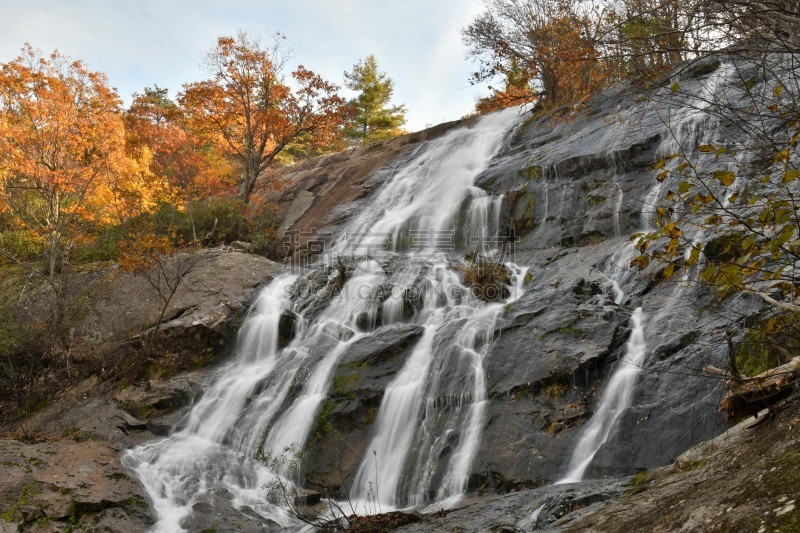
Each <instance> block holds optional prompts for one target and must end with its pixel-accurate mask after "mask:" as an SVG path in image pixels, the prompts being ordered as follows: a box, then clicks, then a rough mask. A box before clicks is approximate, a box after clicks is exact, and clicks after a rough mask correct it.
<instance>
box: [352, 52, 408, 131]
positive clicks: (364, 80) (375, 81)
mask: <svg viewBox="0 0 800 533" xmlns="http://www.w3.org/2000/svg"><path fill="white" fill-rule="evenodd" d="M344 79H345V87H347V88H348V89H350V90H351V91H358V96H356V97H355V98H353V99H351V100H350V102H349V103H350V106H351V108H352V109H353V118H352V125H351V127H350V128H348V129H347V130H346V135H347V136H348V137H349V138H351V139H355V140H358V141H362V142H367V143H368V142H372V141H376V140H379V139H385V138H387V137H393V136H395V135H399V134H400V133H401V131H402V130H401V129H400V128H401V127H402V126H403V124H405V123H406V119H405V117H404V116H403V114H404V113H405V111H406V109H405V106H403V105H390V102H391V99H392V94H393V92H394V82H393V81H392V80H391V78H389V77H388V76H387V75H386V73H385V72H381V71H380V69H379V67H378V61H377V60H376V59H375V56H374V55H372V54H370V55H369V56H367V58H366V59H364V60H363V61H359V62H358V63H356V64H355V65H353V70H352V71H350V72H345V73H344Z"/></svg>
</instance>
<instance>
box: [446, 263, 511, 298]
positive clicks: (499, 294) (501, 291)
mask: <svg viewBox="0 0 800 533" xmlns="http://www.w3.org/2000/svg"><path fill="white" fill-rule="evenodd" d="M458 270H459V272H461V276H462V278H463V280H464V284H465V285H466V286H468V287H469V288H471V289H472V291H473V292H474V293H475V296H477V297H478V298H480V299H481V300H483V301H485V302H490V301H493V300H502V299H504V298H507V297H508V295H509V290H508V284H509V283H510V282H511V275H510V273H509V272H508V269H507V268H506V267H505V266H504V265H501V264H500V263H494V262H491V261H484V260H478V261H475V262H472V263H470V264H468V265H462V266H459V267H458Z"/></svg>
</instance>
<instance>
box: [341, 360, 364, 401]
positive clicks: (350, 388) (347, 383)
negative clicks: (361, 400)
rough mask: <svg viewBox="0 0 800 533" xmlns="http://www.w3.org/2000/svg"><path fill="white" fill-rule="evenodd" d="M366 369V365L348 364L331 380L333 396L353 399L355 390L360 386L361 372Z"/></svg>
mask: <svg viewBox="0 0 800 533" xmlns="http://www.w3.org/2000/svg"><path fill="white" fill-rule="evenodd" d="M366 367H367V364H366V363H350V364H348V365H347V366H346V367H345V369H342V370H341V371H340V374H339V375H338V376H336V378H335V379H334V380H333V394H334V395H335V396H346V397H349V398H354V397H355V390H356V389H357V388H358V386H359V385H361V379H362V378H361V370H363V369H364V368H366Z"/></svg>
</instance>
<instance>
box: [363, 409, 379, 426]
mask: <svg viewBox="0 0 800 533" xmlns="http://www.w3.org/2000/svg"><path fill="white" fill-rule="evenodd" d="M376 418H378V406H377V405H372V406H370V407H369V409H367V412H366V413H365V414H364V416H363V417H362V418H361V425H362V426H369V425H372V423H373V422H375V419H376Z"/></svg>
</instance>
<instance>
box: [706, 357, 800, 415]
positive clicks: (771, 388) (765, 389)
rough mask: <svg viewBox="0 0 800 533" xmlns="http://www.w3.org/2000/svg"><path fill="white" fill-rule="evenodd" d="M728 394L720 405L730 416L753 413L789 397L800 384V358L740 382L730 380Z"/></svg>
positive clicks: (727, 382)
mask: <svg viewBox="0 0 800 533" xmlns="http://www.w3.org/2000/svg"><path fill="white" fill-rule="evenodd" d="M725 384H726V385H727V386H728V394H727V395H726V396H725V398H724V399H723V400H722V402H721V403H720V404H719V410H720V411H725V412H726V413H727V414H728V418H740V417H742V416H746V415H753V414H756V413H758V412H759V411H761V410H762V409H764V408H766V407H769V406H771V405H772V404H774V403H775V402H777V401H778V400H781V399H782V398H784V397H786V396H788V395H789V394H791V392H792V391H793V389H794V387H795V385H800V357H794V358H792V360H791V361H789V362H788V363H784V364H782V365H780V366H776V367H775V368H771V369H770V370H767V371H766V372H762V373H761V374H759V375H757V376H753V377H747V378H745V377H743V378H742V379H741V381H734V380H728V381H726V382H725Z"/></svg>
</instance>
